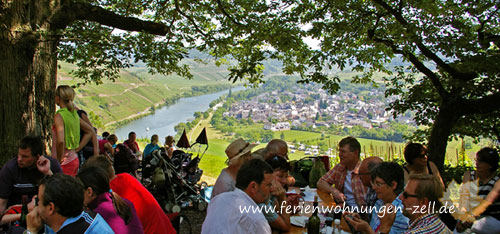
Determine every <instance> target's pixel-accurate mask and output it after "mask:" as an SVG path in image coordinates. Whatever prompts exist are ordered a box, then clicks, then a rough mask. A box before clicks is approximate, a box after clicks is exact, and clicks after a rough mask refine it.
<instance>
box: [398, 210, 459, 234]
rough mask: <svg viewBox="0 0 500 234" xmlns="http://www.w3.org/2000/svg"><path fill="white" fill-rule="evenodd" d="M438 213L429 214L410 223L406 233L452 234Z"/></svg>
mask: <svg viewBox="0 0 500 234" xmlns="http://www.w3.org/2000/svg"><path fill="white" fill-rule="evenodd" d="M452 233H453V232H451V231H450V229H448V227H446V225H445V224H444V223H443V222H442V221H441V220H440V219H439V217H438V216H437V214H427V215H424V216H422V217H420V218H418V219H417V220H415V221H413V222H411V223H410V226H409V227H408V230H407V231H406V232H405V234H452Z"/></svg>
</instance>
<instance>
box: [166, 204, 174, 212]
mask: <svg viewBox="0 0 500 234" xmlns="http://www.w3.org/2000/svg"><path fill="white" fill-rule="evenodd" d="M165 211H166V212H167V213H170V212H172V203H166V204H165ZM172 213H173V212H172Z"/></svg>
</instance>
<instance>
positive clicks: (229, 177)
mask: <svg viewBox="0 0 500 234" xmlns="http://www.w3.org/2000/svg"><path fill="white" fill-rule="evenodd" d="M255 146H257V144H249V143H247V142H246V141H245V140H243V139H242V138H238V139H236V140H235V141H233V142H231V144H229V145H228V146H227V148H226V155H227V160H226V164H227V165H228V166H227V167H226V168H224V169H222V171H221V172H220V174H219V177H217V180H216V181H215V185H214V189H213V191H212V197H211V198H214V197H215V196H217V194H219V193H224V192H230V191H233V190H234V189H235V188H236V174H237V173H238V169H240V167H241V165H242V164H243V163H244V162H246V161H247V160H250V159H251V158H252V155H251V153H250V151H251V150H252V148H253V147H255Z"/></svg>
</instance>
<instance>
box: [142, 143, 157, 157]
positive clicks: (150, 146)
mask: <svg viewBox="0 0 500 234" xmlns="http://www.w3.org/2000/svg"><path fill="white" fill-rule="evenodd" d="M159 148H160V146H158V144H156V145H153V144H151V143H149V144H147V145H146V148H144V152H143V156H144V158H146V157H148V156H149V155H150V154H151V153H153V151H155V150H157V149H159Z"/></svg>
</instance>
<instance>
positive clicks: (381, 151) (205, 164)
mask: <svg viewBox="0 0 500 234" xmlns="http://www.w3.org/2000/svg"><path fill="white" fill-rule="evenodd" d="M210 118H211V115H210V117H209V118H208V119H202V120H201V121H200V123H199V124H198V125H197V126H196V127H194V128H193V129H192V130H191V131H190V132H189V133H187V134H188V138H190V142H193V141H194V140H195V139H196V137H197V136H198V135H199V133H200V132H201V130H202V129H203V127H206V128H207V137H208V142H209V148H208V150H207V152H206V154H205V156H204V157H203V158H202V160H201V162H200V166H199V167H200V168H201V169H203V171H204V173H203V177H202V181H206V182H207V183H209V184H213V183H215V179H216V178H217V177H218V175H219V173H220V171H221V170H222V169H223V168H225V167H226V165H225V163H224V162H225V160H226V155H225V153H224V151H225V149H226V147H227V146H228V145H229V144H230V143H231V142H232V141H233V138H232V137H231V136H226V135H224V134H223V133H221V132H220V131H218V130H216V129H214V128H213V127H212V126H211V125H210ZM261 128H262V124H259V125H251V126H248V125H245V126H240V127H238V128H236V129H235V132H244V131H254V130H257V129H261ZM281 133H283V134H284V136H285V141H287V142H288V143H289V146H290V145H291V144H293V142H297V143H299V142H301V143H305V142H307V143H308V144H309V145H318V144H320V143H324V144H327V145H330V147H331V148H333V149H335V148H336V145H337V144H338V142H339V141H340V140H341V139H342V138H344V137H345V136H339V135H328V134H325V135H324V136H323V137H322V136H321V135H322V134H321V133H316V132H305V131H297V130H286V131H281V132H274V138H280V136H281ZM358 140H359V142H360V144H361V147H362V151H363V152H362V154H364V155H369V156H371V155H375V153H377V156H381V157H383V158H385V159H386V160H387V159H388V154H389V152H388V149H389V148H390V147H392V149H393V151H394V153H391V159H394V158H399V159H403V160H404V158H403V156H402V155H401V153H402V151H403V149H404V145H405V143H397V142H388V141H380V140H372V139H363V138H358ZM465 140H466V141H470V139H467V138H466V139H465ZM265 146H266V143H261V144H260V145H259V146H257V147H255V148H254V149H253V150H257V149H259V148H263V147H265ZM460 147H461V142H460V141H451V142H449V143H448V147H447V156H446V158H447V160H448V163H451V164H456V154H455V152H456V150H457V149H459V148H460ZM481 147H482V145H475V144H472V148H471V149H468V150H466V153H467V155H468V156H469V157H470V158H473V155H474V153H475V152H477V151H478V150H479V149H480V148H481ZM400 150H401V153H400ZM391 152H392V151H391ZM334 154H335V152H334ZM195 155H196V154H195ZM306 156H311V155H305V153H304V151H299V150H296V151H295V153H291V150H290V149H289V158H290V160H298V159H301V158H303V157H306Z"/></svg>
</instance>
